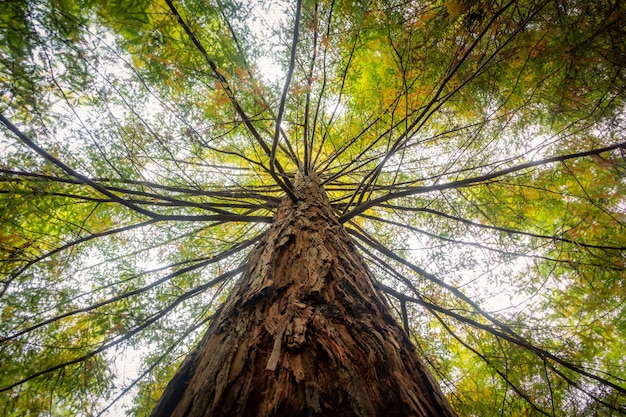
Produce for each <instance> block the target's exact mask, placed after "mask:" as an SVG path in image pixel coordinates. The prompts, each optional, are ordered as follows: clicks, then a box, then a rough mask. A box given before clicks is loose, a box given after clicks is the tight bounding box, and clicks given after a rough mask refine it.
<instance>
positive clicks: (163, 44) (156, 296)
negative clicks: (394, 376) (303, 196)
mask: <svg viewBox="0 0 626 417" xmlns="http://www.w3.org/2000/svg"><path fill="white" fill-rule="evenodd" d="M625 22H626V5H624V4H623V2H619V1H618V0H592V1H582V0H557V1H546V0H538V1H534V0H519V1H514V0H511V1H495V0H494V1H487V0H485V1H483V0H452V1H433V2H425V1H424V2H423V1H410V2H406V1H395V0H390V1H384V2H383V1H376V0H374V1H366V0H363V1H361V0H357V1H343V0H300V1H298V2H297V3H295V4H294V3H292V2H286V1H285V2H283V1H266V2H265V1H261V0H235V1H232V2H231V1H228V0H218V1H216V2H211V3H208V2H204V1H195V0H190V1H184V2H182V1H174V0H139V1H127V0H76V1H72V0H47V1H46V0H35V1H19V0H17V1H11V2H7V3H6V4H3V6H2V9H1V10H0V86H1V88H2V98H1V102H0V112H1V116H0V121H1V122H2V125H3V129H2V130H1V132H2V133H1V136H0V149H1V153H0V274H1V280H2V281H1V283H0V284H1V285H0V314H1V317H2V321H1V324H0V363H1V365H0V404H1V405H0V411H2V413H3V415H10V416H13V415H15V416H21V415H54V416H60V415H68V416H74V415H106V414H107V413H111V412H112V411H111V410H119V409H120V408H124V407H128V408H130V410H131V411H132V412H133V414H134V415H146V414H147V413H149V411H150V409H151V407H152V406H153V404H154V402H155V401H156V399H157V398H158V396H159V394H160V392H161V390H162V389H163V387H164V384H165V383H166V382H167V380H168V377H169V376H171V375H172V373H173V371H174V370H175V368H176V366H177V364H178V363H179V361H180V360H181V358H182V357H183V356H184V354H185V352H186V351H187V350H188V349H189V348H190V346H193V344H194V341H195V340H197V338H198V336H199V335H200V334H201V333H202V330H203V329H204V328H205V327H206V325H207V323H208V322H210V320H211V318H212V315H213V314H214V313H215V311H216V310H217V308H218V307H219V304H220V302H221V301H223V299H224V297H225V296H226V294H227V293H228V290H229V288H231V287H232V285H236V281H237V276H238V274H239V272H240V270H241V268H240V263H241V261H242V260H243V257H244V256H245V254H246V253H247V251H248V250H249V248H250V247H251V246H252V245H253V244H254V243H255V242H256V241H257V240H258V239H259V237H260V236H261V235H262V234H263V232H264V231H265V230H266V229H267V227H268V224H269V223H271V221H272V216H273V213H274V212H275V210H276V208H277V207H278V204H279V203H280V201H281V199H283V198H285V197H286V198H289V197H290V196H291V195H292V194H291V191H290V190H291V184H292V181H293V178H294V174H295V172H297V171H301V172H304V173H308V172H316V173H317V174H318V176H319V177H320V178H321V179H322V180H323V182H324V186H325V188H326V190H327V192H328V195H329V196H330V198H331V201H332V204H333V207H334V209H335V210H336V213H337V216H338V217H339V218H340V220H341V221H342V222H343V223H344V224H345V225H346V227H347V228H348V229H349V231H350V232H351V233H352V235H353V236H354V238H355V242H356V244H357V245H358V247H359V249H360V250H361V251H362V253H363V255H364V256H365V258H366V259H367V261H368V262H369V265H370V268H371V269H372V270H373V271H374V273H375V274H376V276H377V277H378V279H379V286H380V289H381V290H382V291H384V292H385V293H386V294H387V295H388V297H389V302H390V304H391V305H392V307H394V308H395V310H396V311H397V314H398V319H399V320H401V321H402V322H403V324H404V326H405V328H406V330H407V332H409V333H410V335H411V337H412V339H413V340H414V342H415V344H416V346H417V349H418V352H419V354H420V355H421V356H422V357H423V358H425V359H426V360H427V361H428V363H429V365H430V366H431V368H432V370H433V372H434V374H435V375H436V376H437V378H438V379H439V381H440V383H441V384H442V386H443V388H444V391H445V392H446V393H447V394H448V395H449V397H450V400H451V402H452V404H453V406H454V408H455V409H456V410H457V412H458V413H459V415H462V416H472V415H479V416H490V415H510V416H523V415H547V416H591V415H616V414H626V397H625V395H626V363H625V362H624V345H625V341H626V307H625V301H626V270H625V263H626V252H625V251H626V224H625V222H626V215H625V211H626V199H625V192H626V180H625V178H624V176H625V172H626V159H625V149H626V136H625V134H624V132H625V129H626V119H625V112H624V110H625V109H624V105H625V103H624V100H625V98H626V94H625V90H624V89H625V87H626V71H625V70H624V66H625V65H626V43H625V42H624V39H626V23H625ZM129 363H134V364H135V365H134V366H132V367H131V366H130V365H129ZM126 367H128V368H129V369H125V368H126ZM130 368H132V369H130Z"/></svg>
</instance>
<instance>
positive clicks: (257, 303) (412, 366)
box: [152, 175, 455, 417]
mask: <svg viewBox="0 0 626 417" xmlns="http://www.w3.org/2000/svg"><path fill="white" fill-rule="evenodd" d="M294 188H295V189H294V194H295V196H296V197H297V201H292V200H291V199H285V201H284V202H283V203H282V205H281V207H280V208H279V210H278V213H277V214H276V217H275V219H274V223H273V224H272V227H271V228H270V230H269V231H268V233H267V234H266V235H265V237H264V238H263V240H262V241H261V242H259V244H258V245H257V246H256V248H255V249H254V250H253V251H252V252H251V253H250V254H249V256H248V258H247V259H246V267H245V270H244V272H243V274H242V277H241V280H240V282H239V283H238V284H237V285H236V286H235V287H234V289H233V290H232V292H231V294H230V295H229V297H228V299H227V301H226V302H225V304H224V306H223V307H222V308H221V311H220V312H219V314H218V316H217V317H216V318H215V319H214V321H213V322H212V324H211V326H210V327H209V329H208V331H207V333H206V335H205V336H204V338H203V339H202V341H201V343H200V344H199V345H198V346H197V347H196V349H195V350H194V351H193V352H192V353H191V354H190V355H189V356H188V357H187V358H186V359H185V361H184V362H183V364H182V365H181V367H180V369H179V370H178V372H177V374H176V376H175V377H174V378H173V379H172V380H171V381H170V383H169V385H168V386H167V388H166V390H165V392H164V394H163V396H162V397H161V399H160V401H159V403H158V404H157V406H156V407H155V409H154V410H153V412H152V416H153V417H165V416H167V417H170V416H177V417H182V416H186V417H208V416H211V417H217V416H229V417H233V416H258V417H279V416H355V417H356V416H454V415H455V414H454V412H453V411H452V409H451V408H450V406H449V405H448V402H447V400H446V398H445V397H444V395H443V394H442V393H441V391H440V389H439V387H438V386H437V384H436V383H435V382H434V380H433V378H432V377H431V375H430V374H429V372H428V370H427V368H426V367H425V366H424V364H423V363H422V362H421V361H420V360H419V359H418V358H417V356H416V354H415V349H414V347H413V346H412V345H411V343H410V342H409V340H408V338H407V336H406V334H405V333H404V331H403V330H402V329H401V328H400V326H399V325H398V323H397V322H396V320H395V319H394V317H393V316H392V315H391V313H390V311H389V308H388V306H387V304H386V302H385V300H384V298H383V297H382V296H381V294H380V293H379V292H378V290H377V289H376V288H375V286H374V280H373V277H372V276H371V273H370V272H369V270H368V269H367V267H366V265H365V262H364V260H363V258H362V257H361V256H360V254H359V253H358V252H357V251H356V249H355V247H354V245H353V244H352V242H351V239H350V237H349V235H348V234H347V232H346V231H345V229H344V227H343V226H342V225H341V224H340V223H339V222H338V221H337V218H336V216H335V215H334V214H333V212H332V209H331V206H330V203H329V201H328V198H327V197H326V195H325V193H324V190H323V188H322V187H321V186H320V185H319V181H318V180H317V178H316V177H315V176H314V175H312V176H307V177H303V176H299V178H297V179H296V181H295V184H294Z"/></svg>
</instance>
